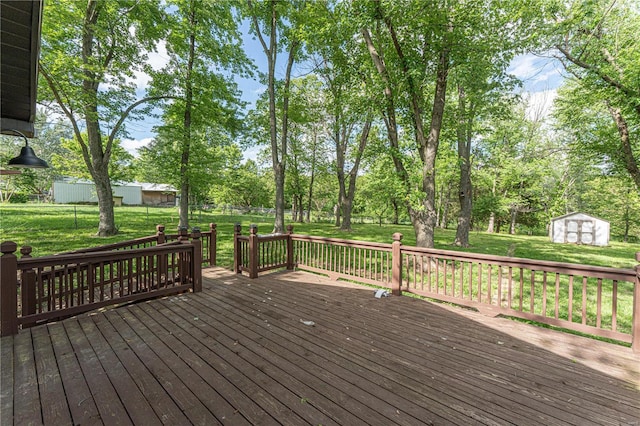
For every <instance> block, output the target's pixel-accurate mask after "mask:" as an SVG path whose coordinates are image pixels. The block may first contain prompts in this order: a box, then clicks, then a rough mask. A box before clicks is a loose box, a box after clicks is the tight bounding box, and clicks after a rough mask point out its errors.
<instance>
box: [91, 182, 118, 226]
mask: <svg viewBox="0 0 640 426" xmlns="http://www.w3.org/2000/svg"><path fill="white" fill-rule="evenodd" d="M93 182H94V183H95V185H96V195H97V196H98V210H99V215H100V220H99V222H98V233H97V235H98V236H100V237H108V236H111V235H115V234H117V233H118V229H117V228H116V226H115V215H114V212H113V191H112V189H111V181H110V180H109V173H104V172H101V171H98V170H96V173H95V174H94V175H93Z"/></svg>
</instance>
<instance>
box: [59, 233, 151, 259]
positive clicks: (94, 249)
mask: <svg viewBox="0 0 640 426" xmlns="http://www.w3.org/2000/svg"><path fill="white" fill-rule="evenodd" d="M154 241H157V236H155V235H151V236H148V237H140V238H134V239H133V240H127V241H120V242H118V243H113V244H105V245H102V246H96V247H89V248H84V249H79V250H73V251H66V252H63V253H57V254H55V255H54V256H63V255H67V254H74V253H93V252H100V251H109V250H115V249H119V248H123V247H130V246H134V245H138V244H145V243H151V242H154Z"/></svg>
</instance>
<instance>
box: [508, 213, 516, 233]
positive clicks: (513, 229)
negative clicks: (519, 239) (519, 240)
mask: <svg viewBox="0 0 640 426" xmlns="http://www.w3.org/2000/svg"><path fill="white" fill-rule="evenodd" d="M517 219H518V208H517V207H512V208H511V225H510V226H509V234H511V235H515V234H516V223H517Z"/></svg>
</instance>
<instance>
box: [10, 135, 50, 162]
mask: <svg viewBox="0 0 640 426" xmlns="http://www.w3.org/2000/svg"><path fill="white" fill-rule="evenodd" d="M6 131H11V132H14V133H16V134H17V135H20V136H22V137H23V138H24V146H23V147H22V149H21V150H20V155H18V156H17V157H14V158H12V159H11V160H9V163H7V166H11V167H22V168H30V169H45V168H47V167H49V165H48V164H47V162H46V161H44V160H43V159H41V158H38V157H37V156H36V153H35V152H33V148H31V147H30V146H29V140H28V139H27V137H26V136H25V135H24V134H22V133H21V132H19V131H17V130H14V129H6Z"/></svg>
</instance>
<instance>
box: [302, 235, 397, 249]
mask: <svg viewBox="0 0 640 426" xmlns="http://www.w3.org/2000/svg"><path fill="white" fill-rule="evenodd" d="M291 238H292V239H293V240H294V241H311V242H323V243H331V244H336V245H342V246H348V247H361V248H375V249H378V250H384V251H391V247H392V246H391V244H388V243H375V242H370V241H358V240H343V239H340V238H329V237H315V236H312V235H302V234H292V235H291Z"/></svg>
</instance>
